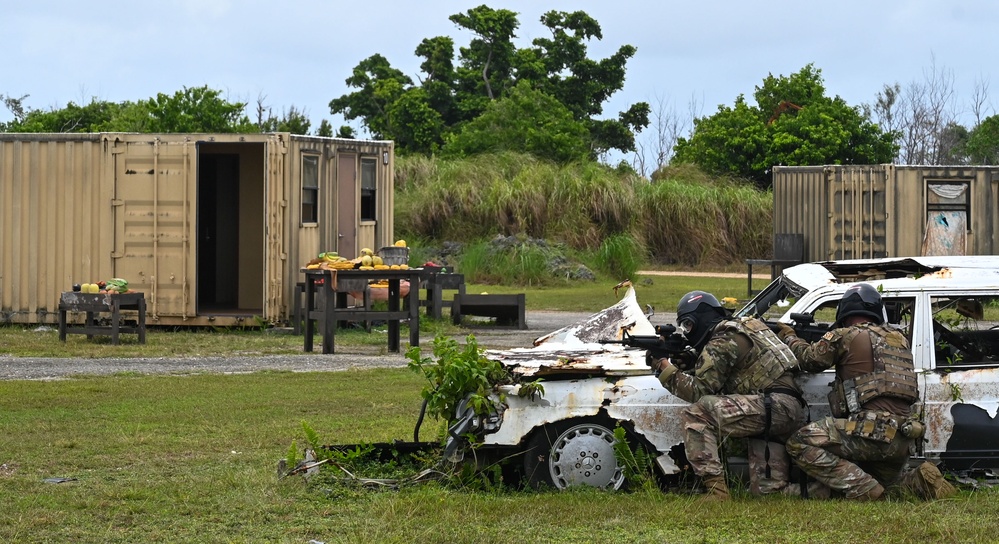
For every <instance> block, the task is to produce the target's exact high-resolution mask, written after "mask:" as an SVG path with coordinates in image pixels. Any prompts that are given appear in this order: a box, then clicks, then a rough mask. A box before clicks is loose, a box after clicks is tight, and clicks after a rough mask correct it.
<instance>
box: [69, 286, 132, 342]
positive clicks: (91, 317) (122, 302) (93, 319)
mask: <svg viewBox="0 0 999 544" xmlns="http://www.w3.org/2000/svg"><path fill="white" fill-rule="evenodd" d="M122 310H136V311H137V312H138V322H137V323H136V325H135V326H134V327H123V326H122V315H121V311H122ZM67 312H86V313H87V318H86V320H85V321H84V322H83V324H82V325H73V324H70V323H68V322H67V321H68V320H67V316H66V313H67ZM102 313H110V314H111V324H110V325H98V324H97V316H98V314H102ZM122 333H125V334H137V335H139V343H140V344H145V343H146V299H145V297H144V296H143V294H142V293H80V292H78V291H65V292H63V293H62V295H60V297H59V340H61V341H63V342H65V341H66V335H67V334H86V335H87V338H93V337H94V336H98V335H101V336H110V337H111V343H112V344H114V345H118V343H119V340H120V335H121V334H122Z"/></svg>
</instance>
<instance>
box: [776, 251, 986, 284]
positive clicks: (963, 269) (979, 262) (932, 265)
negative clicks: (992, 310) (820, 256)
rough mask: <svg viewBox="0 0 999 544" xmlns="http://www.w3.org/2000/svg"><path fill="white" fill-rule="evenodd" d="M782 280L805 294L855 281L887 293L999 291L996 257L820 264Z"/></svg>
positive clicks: (792, 270) (786, 274)
mask: <svg viewBox="0 0 999 544" xmlns="http://www.w3.org/2000/svg"><path fill="white" fill-rule="evenodd" d="M783 275H784V278H785V279H786V280H788V281H790V282H792V283H794V284H795V285H798V286H800V287H801V288H803V289H804V290H806V291H812V290H814V289H818V288H820V287H822V286H825V285H832V286H837V285H838V286H841V287H833V288H832V289H831V290H833V291H839V290H846V288H847V287H848V286H850V285H852V284H854V283H857V282H868V283H872V284H874V285H878V286H880V287H881V289H882V290H886V291H908V290H952V291H958V290H964V289H974V290H980V289H999V256H992V255H978V256H959V257H899V258H884V259H850V260H839V261H822V262H816V263H806V264H801V265H797V266H792V267H788V268H786V269H785V270H784V272H783Z"/></svg>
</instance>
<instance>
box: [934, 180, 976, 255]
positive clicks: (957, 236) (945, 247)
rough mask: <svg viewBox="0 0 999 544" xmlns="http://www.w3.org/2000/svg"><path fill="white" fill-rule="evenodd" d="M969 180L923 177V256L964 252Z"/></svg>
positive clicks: (968, 213) (967, 224) (967, 223)
mask: <svg viewBox="0 0 999 544" xmlns="http://www.w3.org/2000/svg"><path fill="white" fill-rule="evenodd" d="M968 189H969V183H968V182H966V181H957V182H955V181H937V180H927V183H926V227H925V230H924V233H923V248H922V254H923V255H964V254H965V249H966V247H965V246H966V244H967V233H968V232H970V231H971V226H970V222H969V221H968V218H969V217H970V216H971V202H970V200H969V193H970V191H969V190H968Z"/></svg>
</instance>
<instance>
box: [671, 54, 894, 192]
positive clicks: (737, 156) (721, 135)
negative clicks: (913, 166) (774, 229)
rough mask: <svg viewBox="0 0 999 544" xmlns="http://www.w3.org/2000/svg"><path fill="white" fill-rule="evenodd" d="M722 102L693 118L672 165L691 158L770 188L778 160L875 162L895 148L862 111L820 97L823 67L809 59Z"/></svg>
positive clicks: (716, 170) (715, 170)
mask: <svg viewBox="0 0 999 544" xmlns="http://www.w3.org/2000/svg"><path fill="white" fill-rule="evenodd" d="M753 97H754V99H755V100H756V105H755V106H754V105H750V104H748V103H747V102H746V100H745V98H744V97H743V96H741V95H740V96H739V97H738V98H737V99H736V102H735V106H734V107H732V108H729V107H727V106H724V105H722V106H719V107H718V111H717V112H715V113H714V114H713V115H712V116H710V117H706V118H699V119H695V120H694V130H693V132H692V134H691V135H690V137H689V138H680V139H678V141H677V145H676V148H675V154H674V157H673V160H672V161H671V162H672V163H693V164H696V165H698V166H700V167H701V168H703V169H704V170H706V171H708V172H712V173H726V174H732V175H736V176H740V177H744V178H747V179H751V180H753V181H754V182H755V183H756V184H757V185H758V186H760V187H761V188H766V187H769V186H770V183H771V179H770V169H771V168H772V167H773V166H775V165H787V166H805V165H822V164H870V163H873V164H878V163H883V162H890V161H891V159H892V157H894V155H895V153H896V152H897V146H896V144H895V143H894V140H893V134H892V133H886V132H884V131H882V130H881V129H880V127H878V126H877V125H876V124H874V123H873V122H871V120H870V119H869V117H868V116H867V114H866V113H865V111H864V110H862V109H861V108H855V107H851V106H849V105H848V104H847V103H846V102H845V101H844V100H843V99H841V98H840V97H838V96H837V97H834V98H829V97H827V96H825V86H824V85H823V82H822V71H821V70H819V69H817V68H815V67H814V66H813V65H811V64H809V65H807V66H805V67H804V68H802V69H801V70H800V71H799V72H797V73H795V74H792V75H791V76H779V77H774V76H773V75H772V74H771V75H768V76H767V78H766V79H764V81H763V85H762V86H759V87H756V92H755V93H754V95H753Z"/></svg>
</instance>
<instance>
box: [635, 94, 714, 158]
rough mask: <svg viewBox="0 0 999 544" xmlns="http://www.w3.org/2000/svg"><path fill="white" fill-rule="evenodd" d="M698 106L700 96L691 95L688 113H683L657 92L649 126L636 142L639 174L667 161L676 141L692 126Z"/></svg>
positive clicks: (670, 156)
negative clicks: (692, 96) (696, 97)
mask: <svg viewBox="0 0 999 544" xmlns="http://www.w3.org/2000/svg"><path fill="white" fill-rule="evenodd" d="M698 108H699V103H698V102H697V100H695V99H693V98H691V100H690V102H689V103H688V112H687V114H686V115H681V114H680V113H678V112H677V111H676V108H675V107H673V106H672V105H670V104H667V102H666V99H665V98H664V97H662V96H658V95H657V96H656V97H655V102H654V104H653V106H652V107H651V114H650V115H651V122H650V124H649V130H646V131H644V132H643V134H642V136H643V137H642V138H641V139H640V140H636V142H635V149H636V150H635V155H634V157H633V159H632V162H631V165H632V167H633V168H634V169H635V170H636V171H637V172H638V173H639V174H641V175H643V176H648V175H651V174H652V173H653V172H655V171H657V170H659V169H661V168H663V167H664V166H666V165H668V164H669V162H670V159H672V158H673V153H674V150H675V149H676V143H677V141H678V140H679V139H680V137H681V135H682V134H686V133H688V132H689V131H690V129H691V128H692V126H691V125H692V124H693V120H694V119H695V118H697V116H698V113H697V112H698Z"/></svg>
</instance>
